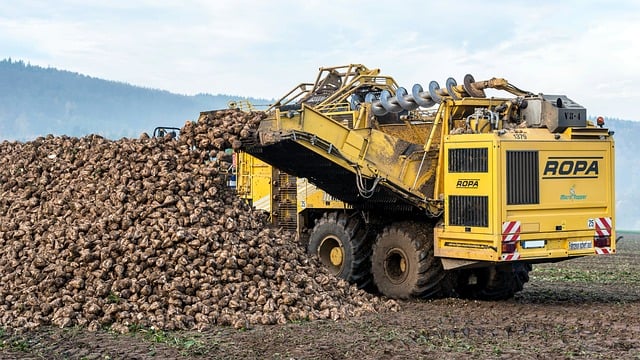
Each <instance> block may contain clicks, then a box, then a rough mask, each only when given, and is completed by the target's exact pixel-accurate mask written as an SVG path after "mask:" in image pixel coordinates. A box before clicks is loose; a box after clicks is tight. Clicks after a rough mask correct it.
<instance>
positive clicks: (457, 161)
mask: <svg viewBox="0 0 640 360" xmlns="http://www.w3.org/2000/svg"><path fill="white" fill-rule="evenodd" d="M488 152H489V151H488V149H487V148H471V149H449V172H452V173H461V172H483V173H486V172H487V171H488V170H487V169H488V163H489V161H488V156H487V154H488Z"/></svg>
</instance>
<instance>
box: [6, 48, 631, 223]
mask: <svg viewBox="0 0 640 360" xmlns="http://www.w3.org/2000/svg"><path fill="white" fill-rule="evenodd" d="M241 99H246V98H243V97H240V96H232V95H208V94H199V95H195V96H185V95H178V94H173V93H170V92H168V91H163V90H156V89H148V88H143V87H138V86H132V85H129V84H125V83H121V82H115V81H107V80H102V79H97V78H93V77H89V76H86V75H82V74H78V73H74V72H69V71H63V70H57V69H52V68H42V67H39V66H31V65H29V64H25V63H24V62H23V61H11V60H3V61H0V141H2V140H20V141H25V140H31V139H34V138H36V137H38V136H43V135H46V134H54V135H69V136H84V135H87V134H91V133H93V134H100V135H102V136H105V137H107V138H110V139H119V138H121V137H130V138H135V137H138V136H139V135H140V134H141V133H142V132H147V133H149V134H151V132H152V131H153V129H154V128H155V127H156V126H174V127H182V125H184V122H185V121H186V120H195V119H197V117H198V114H199V113H200V111H205V110H212V109H220V108H226V107H227V103H228V102H229V101H230V100H241ZM247 100H249V101H251V102H252V103H253V104H268V103H269V102H273V100H265V99H251V98H250V99H247ZM605 120H606V124H607V125H606V126H607V127H608V128H609V129H611V130H613V131H615V135H614V137H615V139H616V201H617V205H616V221H617V227H618V228H619V229H624V230H640V160H639V158H638V157H636V156H635V155H636V154H640V141H638V139H636V138H635V136H638V134H640V122H636V121H626V120H621V119H611V118H605Z"/></svg>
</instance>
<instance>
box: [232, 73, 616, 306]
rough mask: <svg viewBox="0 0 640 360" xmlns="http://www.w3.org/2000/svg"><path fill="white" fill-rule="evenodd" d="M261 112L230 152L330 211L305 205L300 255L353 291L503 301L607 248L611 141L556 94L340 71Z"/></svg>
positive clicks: (611, 245)
mask: <svg viewBox="0 0 640 360" xmlns="http://www.w3.org/2000/svg"><path fill="white" fill-rule="evenodd" d="M486 89H495V90H493V91H496V92H497V93H499V94H503V93H504V94H505V95H503V96H504V97H487V96H486V95H485V90H486ZM266 111H267V113H268V117H267V118H266V119H265V120H263V121H262V122H261V123H260V126H259V128H258V130H257V131H256V134H255V137H254V138H253V139H251V140H249V141H247V142H246V144H245V146H244V149H243V151H244V152H245V153H247V154H249V155H251V156H252V157H255V158H257V159H260V160H261V161H263V162H265V163H266V164H269V165H272V166H273V167H275V168H276V169H280V170H282V171H284V172H285V173H286V174H289V175H290V176H295V177H297V178H298V179H297V180H296V184H297V182H298V181H308V182H309V183H311V184H313V185H314V186H315V187H317V188H319V189H321V190H322V191H324V192H326V193H327V194H329V195H330V196H331V199H332V200H333V199H338V200H340V201H341V202H340V203H336V204H335V205H333V206H326V207H323V206H322V203H320V204H319V206H315V205H314V206H311V207H310V208H312V209H313V216H310V217H307V219H308V220H309V219H310V221H312V223H311V224H307V225H308V227H309V228H310V229H311V231H310V236H309V244H308V248H309V250H310V253H312V254H317V256H319V258H320V260H321V261H322V262H323V263H324V264H326V265H327V266H328V267H329V268H330V269H331V270H332V271H333V272H334V273H335V274H336V275H337V276H340V277H342V278H344V279H347V280H349V281H351V282H354V283H356V284H358V285H360V286H362V287H365V286H367V287H369V288H374V289H377V290H378V291H380V292H381V293H382V294H384V295H386V296H389V297H392V298H409V297H432V296H439V295H446V294H451V293H457V294H458V295H460V296H464V297H469V298H481V299H502V298H508V297H511V296H513V294H514V293H515V292H517V291H519V290H521V289H522V287H523V284H524V283H525V282H527V281H528V279H529V271H530V270H531V265H532V264H535V263H544V262H557V261H561V260H566V259H571V258H576V257H580V256H587V255H601V254H611V253H614V252H615V234H614V163H613V161H614V142H613V138H612V132H610V131H609V130H607V129H606V128H603V126H602V125H603V124H597V125H594V124H592V123H591V122H590V121H588V120H587V113H586V110H585V109H584V108H583V107H581V106H580V105H578V104H577V103H575V102H574V101H572V100H570V99H569V98H567V97H566V96H564V95H547V94H533V93H530V92H527V91H523V90H521V89H519V88H517V87H515V86H513V85H512V84H509V83H508V82H507V81H506V80H504V79H500V78H492V79H490V80H486V81H475V80H474V78H473V77H472V76H471V75H467V76H465V78H464V81H463V84H462V85H458V84H457V83H456V81H455V80H454V79H453V78H449V79H447V81H446V86H445V88H444V89H441V88H440V86H439V84H438V83H437V82H435V81H432V82H431V83H430V84H429V86H428V89H426V90H425V89H423V87H422V86H420V85H419V84H416V85H414V86H413V88H412V90H411V92H409V91H407V90H406V89H405V88H402V87H399V86H397V84H396V82H395V81H394V80H393V79H392V78H391V77H389V76H384V75H380V71H379V70H378V69H369V68H367V67H365V66H363V65H353V64H352V65H347V66H339V67H328V68H320V72H319V74H318V77H317V78H316V80H315V82H313V83H305V84H300V85H299V86H297V87H295V88H294V89H293V90H292V91H290V92H289V93H287V94H286V95H285V96H283V97H282V98H281V99H280V100H279V101H278V102H277V103H275V104H274V105H273V106H271V107H270V108H269V109H268V110H266ZM257 169H258V168H254V169H249V168H247V169H245V170H244V173H245V174H246V173H249V174H253V175H255V174H256V173H257V172H258V171H259V170H257ZM269 171H271V170H269ZM241 173H242V171H239V182H240V176H241ZM300 178H304V179H306V180H300ZM272 179H273V178H272ZM275 181H279V180H275ZM279 184H280V185H281V186H282V185H284V184H283V183H282V182H279ZM288 185H291V188H292V189H294V188H295V189H296V190H294V191H296V194H297V193H298V192H299V191H300V190H299V189H300V188H301V187H300V186H293V185H294V184H288ZM270 196H271V198H270V201H273V200H275V202H276V205H278V206H282V205H283V202H284V201H287V197H286V196H282V195H280V194H273V193H272V194H270ZM299 199H300V198H296V199H295V200H294V201H295V202H297V203H298V204H297V205H296V207H295V210H293V211H295V213H296V216H299V214H300V213H301V212H302V210H303V208H304V207H301V206H300V203H299V201H298V200H299ZM255 200H256V199H254V204H255ZM289 200H291V199H290V198H289ZM345 204H348V206H346V205H345ZM299 220H300V218H298V219H296V221H299ZM296 224H298V223H296ZM296 227H297V229H298V230H300V229H301V227H300V226H299V225H296Z"/></svg>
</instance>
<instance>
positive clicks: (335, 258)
mask: <svg viewBox="0 0 640 360" xmlns="http://www.w3.org/2000/svg"><path fill="white" fill-rule="evenodd" d="M329 258H330V259H331V265H333V266H340V265H342V258H343V253H342V248H340V247H339V246H336V247H334V248H333V249H331V253H330V255H329Z"/></svg>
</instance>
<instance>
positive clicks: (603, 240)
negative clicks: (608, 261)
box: [593, 236, 611, 248]
mask: <svg viewBox="0 0 640 360" xmlns="http://www.w3.org/2000/svg"><path fill="white" fill-rule="evenodd" d="M593 246H595V247H599V248H603V247H610V246H611V236H596V237H594V238H593Z"/></svg>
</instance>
